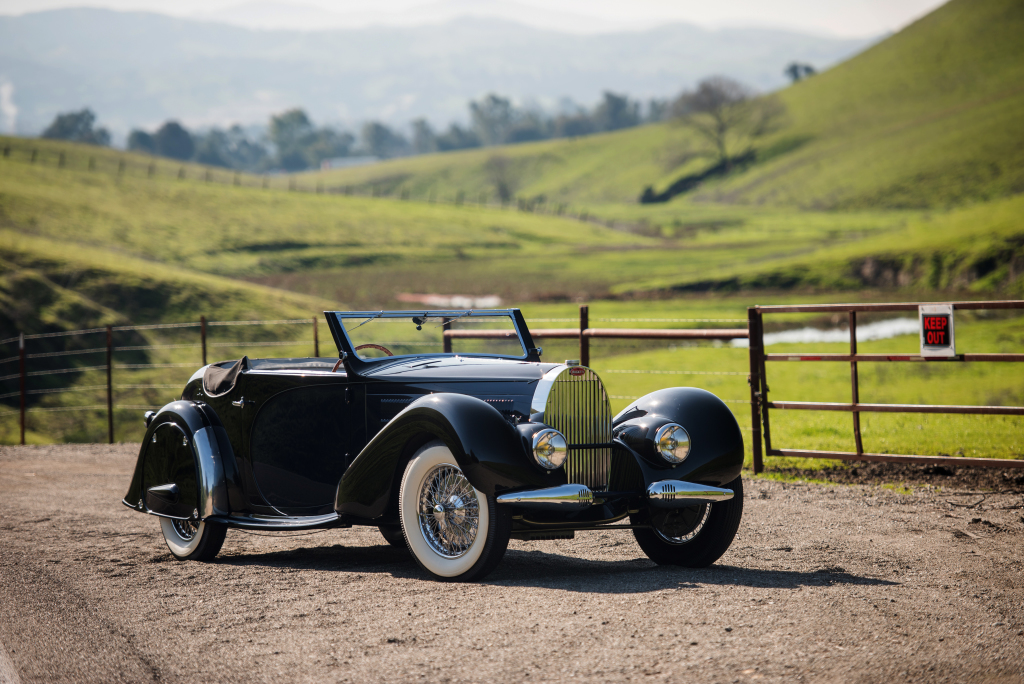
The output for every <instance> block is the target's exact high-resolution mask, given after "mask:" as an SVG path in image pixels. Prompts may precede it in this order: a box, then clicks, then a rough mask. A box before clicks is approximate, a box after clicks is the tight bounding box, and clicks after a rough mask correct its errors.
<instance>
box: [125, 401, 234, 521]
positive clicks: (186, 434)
mask: <svg viewBox="0 0 1024 684" xmlns="http://www.w3.org/2000/svg"><path fill="white" fill-rule="evenodd" d="M243 502H244V498H243V497H242V496H241V487H240V486H239V478H238V471H237V466H236V464H235V457H234V453H233V452H232V450H231V442H230V440H229V439H228V435H227V432H225V431H224V428H223V427H222V426H221V425H220V421H219V420H217V417H216V415H215V414H213V412H212V411H211V410H210V409H209V407H207V406H203V405H200V404H197V403H195V402H190V401H175V402H172V403H170V404H167V405H166V406H164V407H163V408H162V409H160V410H159V411H158V412H157V414H156V415H155V416H154V417H153V420H152V422H151V423H150V424H149V428H148V429H147V430H146V436H145V438H144V439H143V440H142V447H141V449H140V450H139V458H138V461H137V462H136V464H135V473H134V475H133V476H132V481H131V484H130V485H129V486H128V493H127V494H125V497H124V500H123V501H122V503H124V505H125V506H128V507H129V508H133V509H135V510H137V511H142V512H145V513H153V514H155V515H160V516H163V517H167V518H179V519H186V518H192V517H194V515H195V514H197V513H198V518H199V519H200V520H205V519H206V518H208V517H210V516H226V515H229V514H230V513H231V512H232V509H235V510H238V507H239V506H240V505H244V504H243ZM232 504H234V505H232Z"/></svg>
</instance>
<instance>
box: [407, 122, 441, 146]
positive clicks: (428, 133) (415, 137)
mask: <svg viewBox="0 0 1024 684" xmlns="http://www.w3.org/2000/svg"><path fill="white" fill-rule="evenodd" d="M412 151H413V153H414V154H429V153H431V152H437V136H436V135H434V129H433V128H431V126H430V122H429V121H427V120H426V119H416V120H415V121H413V122H412Z"/></svg>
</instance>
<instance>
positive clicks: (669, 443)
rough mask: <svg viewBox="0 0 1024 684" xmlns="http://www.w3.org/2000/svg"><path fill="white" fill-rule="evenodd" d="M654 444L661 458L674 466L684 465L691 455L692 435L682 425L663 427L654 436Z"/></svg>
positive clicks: (670, 424)
mask: <svg viewBox="0 0 1024 684" xmlns="http://www.w3.org/2000/svg"><path fill="white" fill-rule="evenodd" d="M654 443H655V445H656V446H657V449H658V453H659V454H661V457H662V458H663V459H665V460H666V461H668V462H669V463H671V464H672V465H676V464H678V463H682V462H683V461H684V460H686V457H687V456H689V455H690V433H688V432H687V431H686V430H685V429H684V428H683V426H682V425H677V424H675V423H669V424H667V425H662V426H661V427H660V428H658V431H657V432H656V433H655V434H654Z"/></svg>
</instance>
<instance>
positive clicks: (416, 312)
mask: <svg viewBox="0 0 1024 684" xmlns="http://www.w3.org/2000/svg"><path fill="white" fill-rule="evenodd" d="M324 316H325V317H326V318H327V325H328V327H330V329H331V334H332V335H333V336H334V342H335V344H336V345H337V347H338V351H339V352H341V354H340V356H341V358H343V359H345V360H346V363H353V365H363V364H366V365H370V364H377V363H381V362H393V361H396V360H400V359H410V358H422V357H432V356H464V357H478V358H491V359H509V360H515V361H540V349H538V348H536V347H534V344H533V337H532V336H531V335H530V331H529V329H528V328H527V326H526V320H525V319H524V318H523V314H522V312H521V311H520V310H519V309H399V310H390V311H388V310H381V311H324ZM413 317H421V318H435V319H436V318H451V319H452V321H451V322H454V321H455V320H457V319H459V318H508V319H510V320H511V322H512V327H513V329H514V330H515V332H516V335H517V336H518V338H519V343H520V345H521V346H522V349H523V354H522V355H521V356H513V355H508V354H482V353H476V352H473V353H462V352H459V353H456V352H429V353H424V354H396V355H394V356H387V357H384V358H363V357H361V356H360V355H359V354H358V353H357V352H356V351H355V345H354V344H353V342H352V338H351V337H349V334H348V330H347V329H346V325H345V323H346V321H353V320H354V321H359V323H357V325H361V324H362V323H363V322H368V321H370V320H372V319H375V318H405V319H411V318H413ZM352 329H353V330H354V329H355V328H352Z"/></svg>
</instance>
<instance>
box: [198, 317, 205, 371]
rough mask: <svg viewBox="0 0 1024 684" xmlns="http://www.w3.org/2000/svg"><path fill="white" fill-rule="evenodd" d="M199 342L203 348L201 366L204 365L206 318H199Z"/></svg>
mask: <svg viewBox="0 0 1024 684" xmlns="http://www.w3.org/2000/svg"><path fill="white" fill-rule="evenodd" d="M199 340H200V345H201V346H202V348H203V365H204V366H205V365H206V316H200V317H199Z"/></svg>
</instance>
